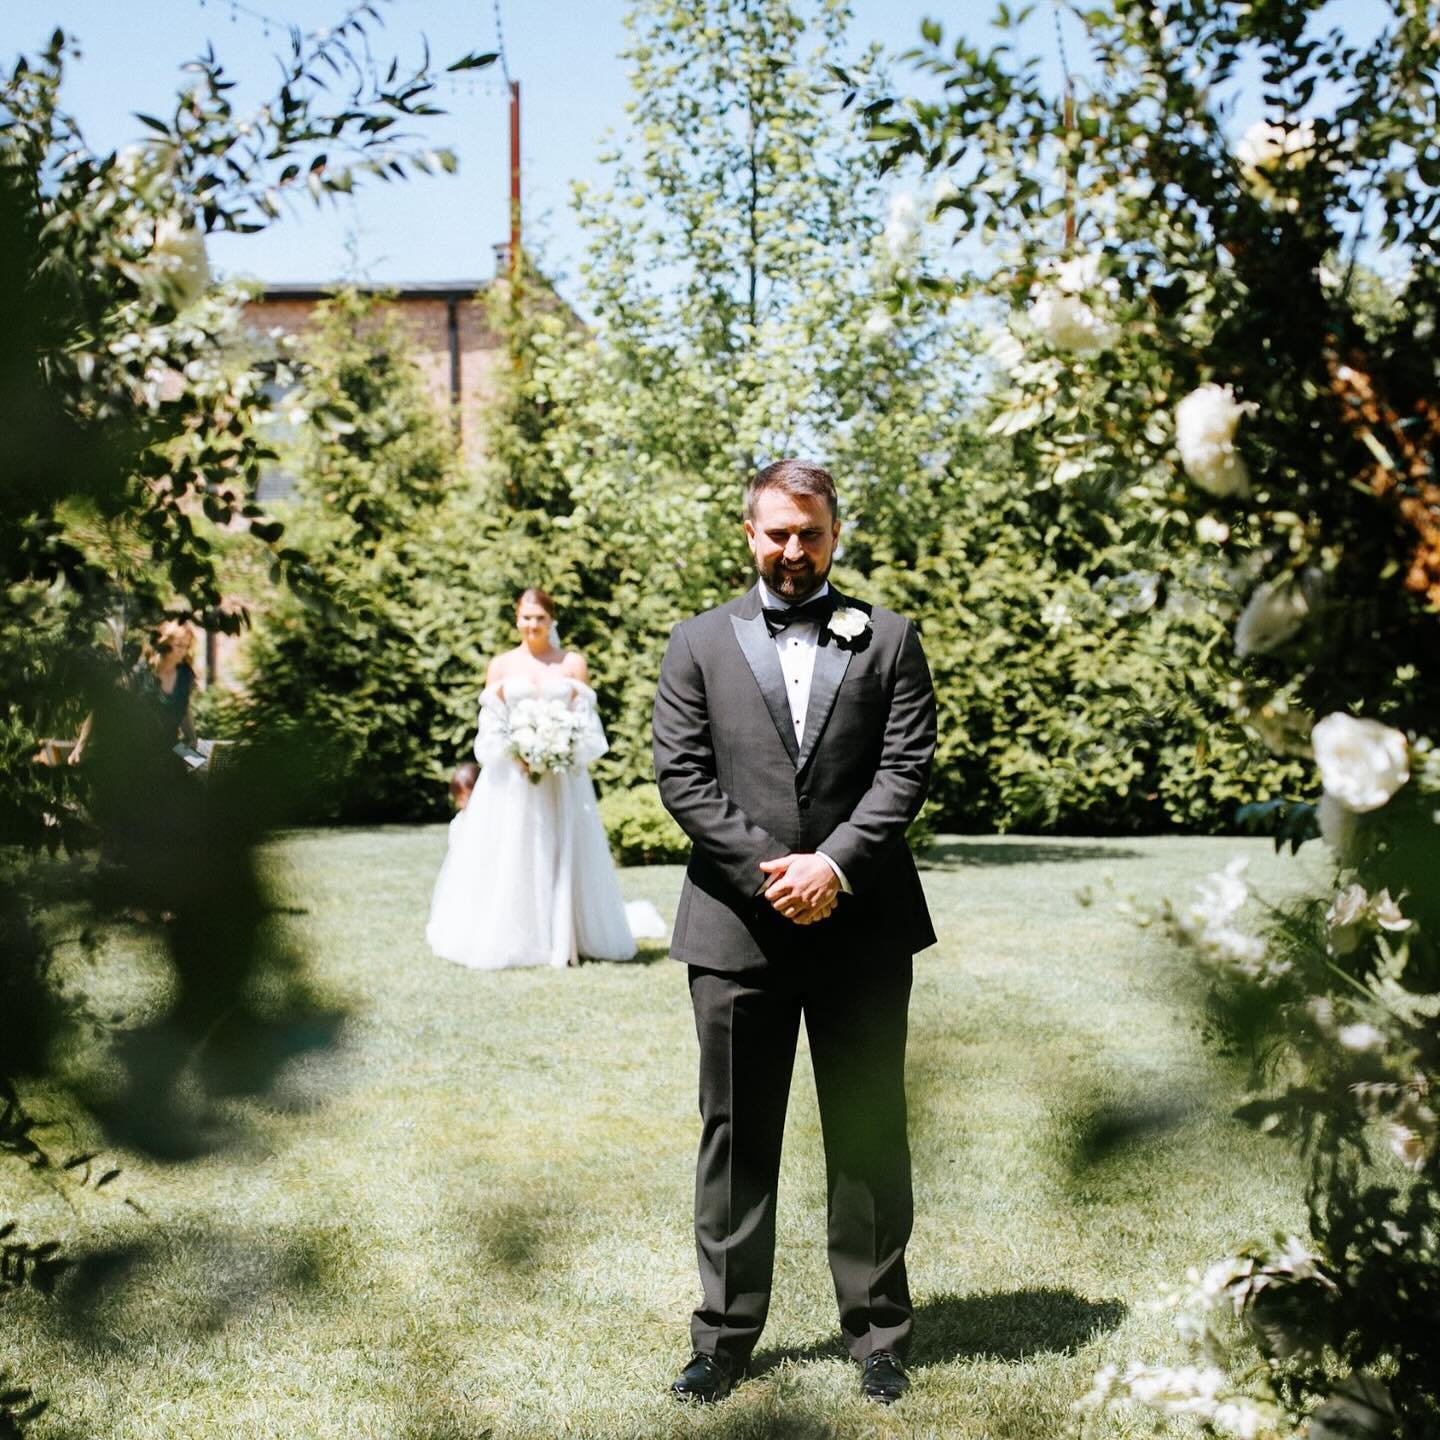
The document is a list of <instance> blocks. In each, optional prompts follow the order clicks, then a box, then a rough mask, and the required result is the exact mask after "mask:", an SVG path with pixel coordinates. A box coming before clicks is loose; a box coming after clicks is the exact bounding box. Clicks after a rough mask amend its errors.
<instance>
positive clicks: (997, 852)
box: [916, 839, 1145, 870]
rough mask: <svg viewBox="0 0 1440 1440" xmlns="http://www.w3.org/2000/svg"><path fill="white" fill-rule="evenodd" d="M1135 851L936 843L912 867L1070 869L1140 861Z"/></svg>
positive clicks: (1040, 843) (1031, 843) (1037, 843)
mask: <svg viewBox="0 0 1440 1440" xmlns="http://www.w3.org/2000/svg"><path fill="white" fill-rule="evenodd" d="M1144 858H1145V857H1144V855H1143V854H1142V853H1141V852H1140V851H1139V850H1131V849H1129V848H1128V847H1122V846H1121V845H1120V844H1119V843H1118V842H1117V843H1116V844H1114V845H1096V844H1086V843H1085V842H1083V841H1076V842H1075V843H1073V844H1069V845H1066V844H1062V843H1061V842H1059V841H1054V840H1022V839H1015V840H989V841H986V842H984V843H983V844H982V843H980V842H979V841H975V840H937V841H936V842H935V843H934V844H933V845H931V846H930V847H929V848H928V849H926V851H925V852H924V854H923V855H920V856H919V857H917V861H916V863H917V864H918V865H919V867H920V869H922V870H971V869H975V870H982V869H994V868H996V867H998V866H1009V865H1074V864H1077V863H1078V862H1080V861H1083V860H1143V859H1144Z"/></svg>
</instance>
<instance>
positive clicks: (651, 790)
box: [600, 785, 690, 865]
mask: <svg viewBox="0 0 1440 1440" xmlns="http://www.w3.org/2000/svg"><path fill="white" fill-rule="evenodd" d="M600 819H601V822H602V823H603V824H604V826H605V833H606V834H607V835H608V836H609V837H610V850H611V853H612V854H613V855H614V856H615V863H616V864H617V865H676V864H681V863H683V862H684V861H685V860H687V859H688V858H689V856H690V841H689V840H688V839H687V838H686V836H685V832H684V831H683V830H682V829H681V828H680V827H679V826H678V825H677V824H676V823H675V821H674V820H672V819H671V818H670V813H669V812H668V811H667V810H666V809H665V807H664V806H663V805H662V804H661V803H660V791H659V789H658V787H656V786H654V785H637V786H635V788H634V789H633V790H612V791H611V792H610V794H608V795H606V796H605V798H604V799H603V800H601V802H600Z"/></svg>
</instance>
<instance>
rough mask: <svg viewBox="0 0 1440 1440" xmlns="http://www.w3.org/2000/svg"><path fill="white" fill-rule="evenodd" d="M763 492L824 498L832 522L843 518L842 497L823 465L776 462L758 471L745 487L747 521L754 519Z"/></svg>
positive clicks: (800, 461)
mask: <svg viewBox="0 0 1440 1440" xmlns="http://www.w3.org/2000/svg"><path fill="white" fill-rule="evenodd" d="M762 490H782V491H784V492H785V494H787V495H823V496H824V497H825V500H826V501H827V502H828V503H829V506H830V518H831V519H832V520H838V519H839V518H840V497H839V496H838V495H837V494H836V493H835V480H834V477H833V476H832V475H831V474H830V472H829V471H828V470H827V469H825V467H824V466H823V465H817V464H816V463H815V462H814V461H813V460H777V461H776V462H775V463H774V464H773V465H767V466H766V467H765V468H764V469H763V470H757V471H756V472H755V473H754V474H753V475H752V476H751V477H750V480H749V482H748V483H747V484H746V486H745V518H746V519H747V520H753V519H754V518H755V498H756V496H758V495H759V494H760V492H761V491H762Z"/></svg>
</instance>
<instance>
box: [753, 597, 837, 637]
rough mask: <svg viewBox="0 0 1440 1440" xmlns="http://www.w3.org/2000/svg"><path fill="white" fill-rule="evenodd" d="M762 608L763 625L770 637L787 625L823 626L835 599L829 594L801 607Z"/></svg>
mask: <svg viewBox="0 0 1440 1440" xmlns="http://www.w3.org/2000/svg"><path fill="white" fill-rule="evenodd" d="M763 608H764V615H765V624H766V626H767V627H768V628H769V631H770V633H771V634H772V635H774V634H776V633H777V632H778V631H781V630H783V629H785V627H786V626H787V625H823V624H824V623H825V622H826V621H827V620H828V619H829V618H830V615H831V613H832V612H833V611H834V609H835V597H834V596H833V595H830V594H825V595H822V596H820V598H819V599H818V600H807V601H806V602H805V603H804V604H803V605H786V606H783V607H778V608H775V609H772V608H771V607H770V606H769V605H766V606H765V607H763Z"/></svg>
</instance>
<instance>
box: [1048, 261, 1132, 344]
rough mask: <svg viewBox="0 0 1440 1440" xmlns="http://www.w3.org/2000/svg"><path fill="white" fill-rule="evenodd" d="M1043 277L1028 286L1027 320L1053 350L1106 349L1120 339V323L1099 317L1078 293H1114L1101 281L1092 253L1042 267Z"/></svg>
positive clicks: (1109, 283)
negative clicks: (1029, 287)
mask: <svg viewBox="0 0 1440 1440" xmlns="http://www.w3.org/2000/svg"><path fill="white" fill-rule="evenodd" d="M1043 273H1044V274H1045V279H1044V280H1042V281H1038V282H1037V283H1036V284H1035V285H1033V286H1032V287H1031V290H1030V297H1031V306H1030V323H1031V324H1032V325H1033V326H1034V328H1035V332H1036V333H1037V334H1038V335H1039V336H1040V338H1041V339H1042V340H1044V341H1045V342H1046V343H1047V344H1048V345H1050V346H1051V348H1052V349H1055V350H1070V351H1073V352H1075V353H1077V354H1087V353H1089V352H1092V351H1096V350H1106V349H1109V347H1110V346H1111V345H1113V344H1114V343H1115V342H1116V340H1118V339H1119V338H1120V328H1119V326H1117V325H1115V324H1113V323H1111V322H1110V321H1108V320H1105V319H1104V318H1102V317H1101V316H1100V315H1099V314H1097V313H1096V311H1095V310H1094V309H1092V308H1091V306H1090V305H1089V304H1087V303H1086V301H1085V300H1083V299H1081V296H1082V295H1083V294H1084V293H1085V292H1086V291H1094V290H1104V291H1106V293H1109V294H1113V293H1114V291H1115V288H1116V287H1115V286H1114V284H1113V282H1102V281H1101V278H1100V261H1099V257H1098V256H1095V255H1073V256H1071V257H1070V258H1069V259H1068V260H1059V261H1054V260H1052V261H1050V262H1049V263H1048V264H1047V265H1046V266H1044V267H1043Z"/></svg>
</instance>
